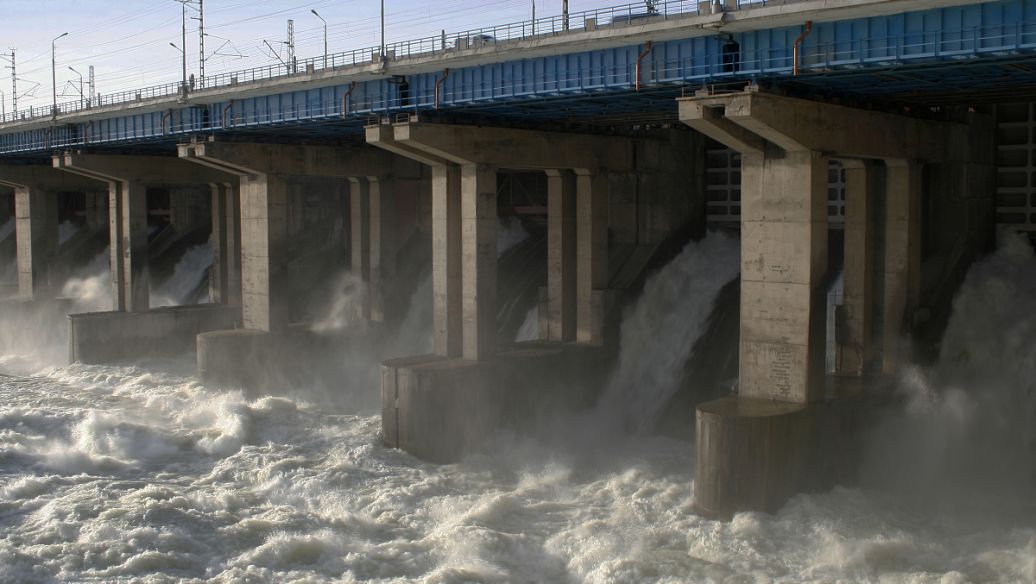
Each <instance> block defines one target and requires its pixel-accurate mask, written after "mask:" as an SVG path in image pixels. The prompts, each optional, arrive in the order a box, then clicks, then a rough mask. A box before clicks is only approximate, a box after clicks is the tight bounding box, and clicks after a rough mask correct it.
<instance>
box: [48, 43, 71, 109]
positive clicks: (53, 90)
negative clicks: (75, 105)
mask: <svg viewBox="0 0 1036 584" xmlns="http://www.w3.org/2000/svg"><path fill="white" fill-rule="evenodd" d="M65 36H68V33H67V32H63V33H61V34H60V35H58V36H56V37H54V40H52V41H50V94H51V97H52V98H53V101H51V109H50V115H51V116H52V117H53V118H54V119H57V117H58V56H57V55H58V49H57V42H58V39H60V38H62V37H65Z"/></svg>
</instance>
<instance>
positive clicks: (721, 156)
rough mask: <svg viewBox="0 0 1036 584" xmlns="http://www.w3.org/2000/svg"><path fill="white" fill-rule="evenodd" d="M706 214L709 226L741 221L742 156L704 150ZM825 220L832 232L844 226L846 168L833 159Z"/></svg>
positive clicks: (716, 148)
mask: <svg viewBox="0 0 1036 584" xmlns="http://www.w3.org/2000/svg"><path fill="white" fill-rule="evenodd" d="M706 157H707V160H706V165H705V173H706V174H705V176H706V179H705V197H706V198H705V201H706V203H705V205H706V209H705V213H706V216H707V218H708V221H709V223H715V224H720V223H730V224H735V225H736V224H740V222H741V155H740V154H738V153H737V152H735V151H733V150H731V149H729V148H723V147H722V146H719V145H718V144H715V143H714V144H713V145H712V147H710V148H709V149H708V150H707V151H706ZM827 220H828V224H829V225H830V226H831V227H832V228H833V229H841V228H842V227H843V226H844V224H845V168H843V167H842V163H841V162H838V161H837V160H832V161H831V162H830V163H829V164H828V171H827Z"/></svg>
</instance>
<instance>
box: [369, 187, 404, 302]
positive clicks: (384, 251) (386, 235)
mask: <svg viewBox="0 0 1036 584" xmlns="http://www.w3.org/2000/svg"><path fill="white" fill-rule="evenodd" d="M367 180H368V181H369V189H368V214H369V217H370V228H369V229H370V232H369V234H370V277H369V279H368V282H369V283H370V285H369V289H370V318H371V320H374V321H378V322H384V321H385V320H386V310H385V296H386V295H387V293H388V291H389V289H390V286H391V284H392V281H393V280H394V279H395V277H396V247H397V246H396V242H397V239H396V223H397V221H396V195H395V191H394V189H393V184H392V182H386V181H382V180H379V179H378V178H376V177H368V178H367Z"/></svg>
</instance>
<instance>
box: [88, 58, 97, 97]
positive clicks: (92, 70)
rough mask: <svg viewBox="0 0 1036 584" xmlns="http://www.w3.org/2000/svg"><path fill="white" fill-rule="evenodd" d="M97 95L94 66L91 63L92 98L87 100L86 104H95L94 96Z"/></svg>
mask: <svg viewBox="0 0 1036 584" xmlns="http://www.w3.org/2000/svg"><path fill="white" fill-rule="evenodd" d="M96 96H97V86H96V85H94V66H93V65H90V98H89V100H88V101H87V102H86V105H93V104H94V97H96Z"/></svg>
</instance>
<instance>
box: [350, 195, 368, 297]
mask: <svg viewBox="0 0 1036 584" xmlns="http://www.w3.org/2000/svg"><path fill="white" fill-rule="evenodd" d="M349 219H350V222H351V225H350V228H349V237H350V238H351V245H350V249H351V250H352V271H353V273H354V274H356V275H357V276H359V277H361V278H362V279H363V280H364V281H365V282H366V281H368V279H369V277H370V187H369V183H368V182H367V179H366V178H350V179H349Z"/></svg>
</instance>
